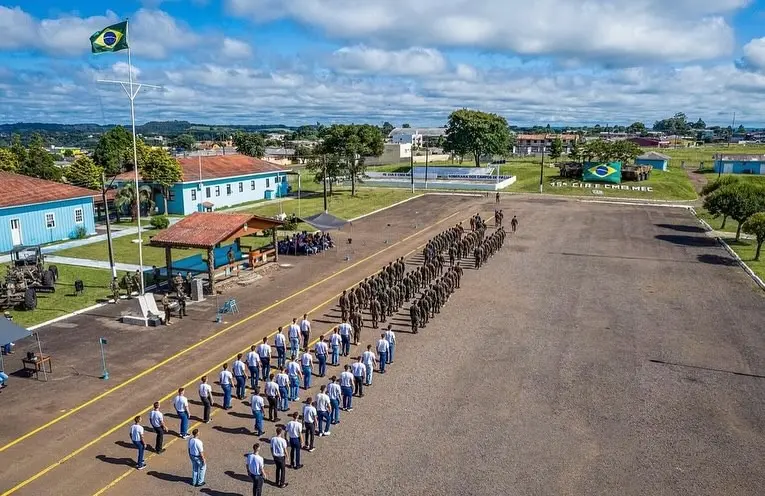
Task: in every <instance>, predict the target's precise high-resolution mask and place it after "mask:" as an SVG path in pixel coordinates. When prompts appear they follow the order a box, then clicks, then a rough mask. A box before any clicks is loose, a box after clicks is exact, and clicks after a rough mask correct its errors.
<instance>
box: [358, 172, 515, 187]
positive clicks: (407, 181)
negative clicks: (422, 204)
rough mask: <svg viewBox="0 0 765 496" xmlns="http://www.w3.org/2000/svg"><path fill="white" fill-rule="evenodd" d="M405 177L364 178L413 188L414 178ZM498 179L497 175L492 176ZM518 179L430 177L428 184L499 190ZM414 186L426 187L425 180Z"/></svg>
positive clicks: (366, 182) (378, 183) (369, 183)
mask: <svg viewBox="0 0 765 496" xmlns="http://www.w3.org/2000/svg"><path fill="white" fill-rule="evenodd" d="M405 176H406V177H405V178H396V177H385V178H371V177H370V178H369V179H366V180H364V185H365V186H371V187H381V188H411V187H412V180H411V178H410V177H409V174H405ZM492 178H493V179H495V180H496V177H495V176H492ZM515 181H516V177H515V176H500V181H499V182H487V181H478V180H475V179H473V180H469V179H464V180H459V179H433V180H431V179H428V183H427V186H428V188H429V189H455V190H465V191H498V190H501V189H504V188H507V187H508V186H510V185H511V184H513V183H514V182H515ZM414 187H415V188H417V189H425V180H424V179H419V178H415V180H414Z"/></svg>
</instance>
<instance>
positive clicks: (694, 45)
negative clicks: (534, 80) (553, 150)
mask: <svg viewBox="0 0 765 496" xmlns="http://www.w3.org/2000/svg"><path fill="white" fill-rule="evenodd" d="M748 3H749V0H721V1H716V0H677V1H674V2H671V3H667V2H664V1H661V0H537V1H535V2H528V1H527V0H482V1H480V2H476V1H475V0H450V1H443V0H419V1H418V2H415V3H412V2H410V1H409V0H365V1H364V2H358V1H357V0H292V1H290V2H283V1H281V0H226V5H227V10H228V11H229V12H231V13H233V14H235V15H239V16H246V17H249V18H252V19H254V20H256V21H267V20H271V19H276V18H291V19H294V20H296V21H298V22H300V23H303V24H306V25H309V26H312V27H316V28H319V29H320V30H322V31H323V32H325V33H326V34H327V35H328V36H331V37H337V38H342V39H355V40H364V41H367V42H369V41H370V40H374V41H376V42H377V44H379V43H389V44H391V45H398V46H412V45H420V46H434V47H477V48H488V49H493V50H500V51H506V52H513V53H516V54H520V55H551V56H560V57H564V58H581V59H586V60H598V61H603V62H606V63H608V64H612V65H613V64H619V65H631V64H636V63H641V62H649V61H651V62H655V61H675V62H678V61H679V62H687V61H694V60H706V59H715V58H718V57H723V56H726V55H729V54H731V53H732V50H733V44H734V38H733V30H732V28H731V27H730V25H729V24H728V23H727V21H726V18H725V16H726V15H728V14H731V13H734V12H735V11H736V10H737V9H740V8H742V7H744V6H746V5H747V4H748Z"/></svg>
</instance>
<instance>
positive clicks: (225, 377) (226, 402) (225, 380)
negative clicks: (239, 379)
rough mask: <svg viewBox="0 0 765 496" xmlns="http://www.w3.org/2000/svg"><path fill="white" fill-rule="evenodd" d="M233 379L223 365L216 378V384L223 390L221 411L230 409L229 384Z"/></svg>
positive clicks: (225, 364)
mask: <svg viewBox="0 0 765 496" xmlns="http://www.w3.org/2000/svg"><path fill="white" fill-rule="evenodd" d="M233 378H234V376H233V375H231V372H229V370H228V364H227V363H224V364H223V370H221V371H220V375H219V376H218V382H220V387H221V389H223V409H224V410H228V409H229V408H231V385H232V384H231V382H232V379H233Z"/></svg>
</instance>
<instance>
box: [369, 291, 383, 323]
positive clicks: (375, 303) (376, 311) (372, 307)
mask: <svg viewBox="0 0 765 496" xmlns="http://www.w3.org/2000/svg"><path fill="white" fill-rule="evenodd" d="M369 313H370V314H371V317H372V327H373V328H375V329H377V321H378V319H379V318H380V313H381V310H380V302H379V300H378V299H377V298H372V299H371V300H370V301H369Z"/></svg>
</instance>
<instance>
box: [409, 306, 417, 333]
mask: <svg viewBox="0 0 765 496" xmlns="http://www.w3.org/2000/svg"><path fill="white" fill-rule="evenodd" d="M419 314H420V310H419V309H418V308H417V304H416V303H414V304H412V306H410V307H409V320H411V322H412V334H417V331H418V329H417V327H418V323H419V320H420V315H419Z"/></svg>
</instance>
